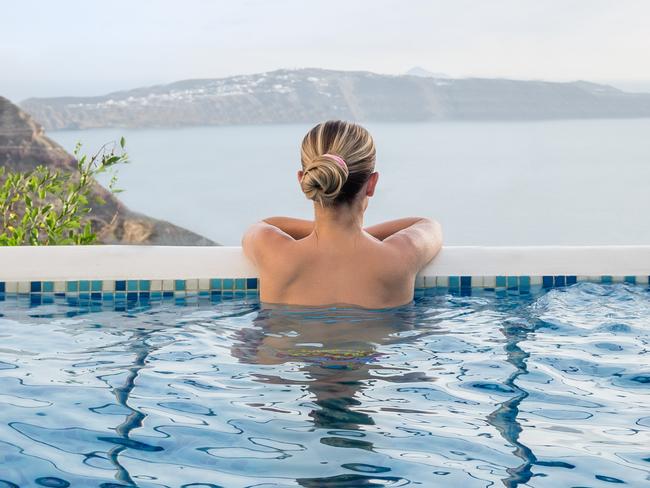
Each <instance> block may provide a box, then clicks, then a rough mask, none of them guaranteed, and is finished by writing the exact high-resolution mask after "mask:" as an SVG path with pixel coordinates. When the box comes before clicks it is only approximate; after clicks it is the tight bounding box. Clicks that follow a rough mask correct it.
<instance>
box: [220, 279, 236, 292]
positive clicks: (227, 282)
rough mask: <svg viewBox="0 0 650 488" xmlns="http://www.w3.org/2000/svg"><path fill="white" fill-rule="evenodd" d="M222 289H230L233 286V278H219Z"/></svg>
mask: <svg viewBox="0 0 650 488" xmlns="http://www.w3.org/2000/svg"><path fill="white" fill-rule="evenodd" d="M221 283H222V289H223V290H232V289H233V287H234V280H233V279H231V278H224V279H223V280H221Z"/></svg>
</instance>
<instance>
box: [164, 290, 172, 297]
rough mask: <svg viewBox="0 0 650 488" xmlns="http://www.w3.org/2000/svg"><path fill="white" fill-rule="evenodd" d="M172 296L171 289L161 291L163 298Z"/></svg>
mask: <svg viewBox="0 0 650 488" xmlns="http://www.w3.org/2000/svg"><path fill="white" fill-rule="evenodd" d="M173 297H174V292H173V291H163V298H173Z"/></svg>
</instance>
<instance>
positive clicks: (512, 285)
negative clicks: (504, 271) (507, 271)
mask: <svg viewBox="0 0 650 488" xmlns="http://www.w3.org/2000/svg"><path fill="white" fill-rule="evenodd" d="M517 281H518V280H517V277H516V276H508V277H506V283H507V287H508V289H509V290H516V289H517V287H518V283H517Z"/></svg>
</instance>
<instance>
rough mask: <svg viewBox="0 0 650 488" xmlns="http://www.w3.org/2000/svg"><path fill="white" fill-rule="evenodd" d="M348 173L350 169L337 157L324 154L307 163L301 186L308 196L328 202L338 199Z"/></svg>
mask: <svg viewBox="0 0 650 488" xmlns="http://www.w3.org/2000/svg"><path fill="white" fill-rule="evenodd" d="M348 174H349V173H348V169H347V168H346V167H343V166H342V165H341V164H339V162H338V161H336V159H335V158H333V157H332V156H331V155H329V154H322V155H319V156H316V157H315V158H314V159H313V160H312V161H310V162H309V164H307V165H306V167H305V169H304V170H303V176H302V180H301V182H300V186H301V187H302V191H303V192H304V194H305V196H306V197H307V198H309V199H310V200H314V201H316V202H320V203H321V204H326V203H329V202H332V201H333V200H335V199H336V197H337V196H338V194H339V193H340V192H341V188H343V185H344V184H345V182H346V181H347V179H348Z"/></svg>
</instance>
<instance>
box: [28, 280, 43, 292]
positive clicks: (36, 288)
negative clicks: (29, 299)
mask: <svg viewBox="0 0 650 488" xmlns="http://www.w3.org/2000/svg"><path fill="white" fill-rule="evenodd" d="M29 291H30V292H31V293H40V291H41V282H40V281H32V282H30V284H29Z"/></svg>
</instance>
